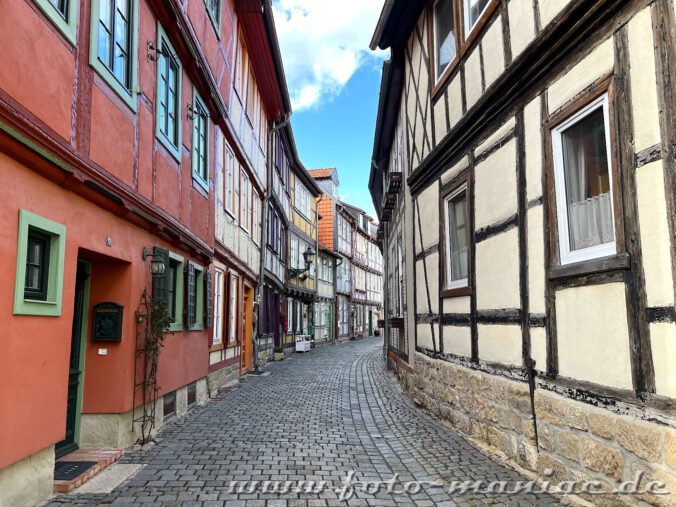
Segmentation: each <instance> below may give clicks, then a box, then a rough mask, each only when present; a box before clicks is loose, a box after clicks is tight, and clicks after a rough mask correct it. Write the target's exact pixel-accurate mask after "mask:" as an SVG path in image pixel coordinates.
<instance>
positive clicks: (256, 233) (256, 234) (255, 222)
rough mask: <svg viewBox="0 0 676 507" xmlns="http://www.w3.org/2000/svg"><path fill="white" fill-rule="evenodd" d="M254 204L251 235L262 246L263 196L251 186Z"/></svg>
mask: <svg viewBox="0 0 676 507" xmlns="http://www.w3.org/2000/svg"><path fill="white" fill-rule="evenodd" d="M251 194H252V204H251V237H252V239H253V242H254V243H256V245H258V246H260V241H261V219H260V207H261V198H260V197H259V195H258V192H257V191H256V189H255V188H253V186H252V188H251Z"/></svg>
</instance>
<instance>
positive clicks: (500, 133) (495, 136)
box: [474, 116, 516, 157]
mask: <svg viewBox="0 0 676 507" xmlns="http://www.w3.org/2000/svg"><path fill="white" fill-rule="evenodd" d="M515 124H516V121H515V119H514V117H513V116H512V117H511V118H509V119H508V120H507V121H506V122H505V123H503V124H502V125H500V127H499V128H498V129H496V130H495V132H493V133H492V134H491V135H490V136H488V137H487V138H486V140H485V141H483V142H482V143H481V144H480V145H478V146H477V147H476V149H475V150H474V156H476V157H478V156H480V155H481V154H482V153H484V152H485V151H486V150H487V149H489V148H490V147H492V146H493V145H494V144H495V143H497V142H498V141H499V140H500V139H502V138H503V137H505V136H506V135H507V133H508V132H509V131H510V130H513V129H514V125H515Z"/></svg>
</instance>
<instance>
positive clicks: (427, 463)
mask: <svg viewBox="0 0 676 507" xmlns="http://www.w3.org/2000/svg"><path fill="white" fill-rule="evenodd" d="M381 347H382V341H381V340H380V339H376V338H370V339H367V340H363V341H359V342H349V343H346V344H341V345H336V346H332V347H322V348H319V349H316V350H314V351H312V352H311V353H310V354H305V355H302V356H301V355H297V356H294V357H292V358H290V359H287V360H285V361H282V362H279V363H274V364H271V365H269V366H267V367H266V371H269V372H270V375H265V376H247V377H245V379H244V380H243V382H242V383H241V385H240V387H239V388H237V389H236V390H234V391H232V392H230V393H226V394H222V395H220V396H219V398H218V400H216V401H215V402H213V403H208V404H206V405H204V406H201V407H196V408H194V409H193V410H191V411H190V412H189V413H188V414H187V415H186V416H184V417H182V418H180V419H177V420H176V421H174V422H172V423H169V424H167V425H166V426H165V428H164V430H163V431H162V433H161V437H162V438H163V440H162V442H161V443H160V444H159V445H157V446H156V447H155V448H153V449H152V450H150V451H148V452H146V453H128V454H126V455H125V457H124V458H123V462H126V463H141V464H144V465H145V466H144V467H143V468H142V469H140V471H139V472H138V473H137V474H136V475H135V476H132V477H131V478H130V479H129V480H127V481H126V482H125V483H123V484H121V485H120V486H118V487H117V488H116V489H115V490H113V492H112V493H110V494H107V495H102V494H79V495H78V494H71V495H68V496H60V497H55V498H53V499H52V500H51V502H50V505H58V504H86V505H108V504H113V505H119V504H131V503H133V504H147V505H162V506H168V505H204V506H211V505H214V506H215V505H232V506H238V505H245V506H249V505H252V506H264V505H267V506H270V507H272V506H285V507H293V506H308V507H311V506H332V505H336V506H341V505H348V506H353V505H354V506H387V505H418V506H426V505H448V506H454V505H460V506H472V505H510V506H527V505H557V504H556V502H555V501H554V500H553V499H552V498H551V497H548V496H544V495H534V494H529V495H524V494H520V495H514V496H489V495H482V494H477V493H474V492H467V493H465V494H454V495H452V496H451V495H449V494H448V486H449V485H450V484H451V483H452V481H454V480H456V481H475V480H483V481H508V482H509V483H510V484H511V483H512V482H513V481H520V480H525V479H523V478H522V477H521V476H519V475H518V474H517V473H515V472H513V471H511V470H509V469H507V468H504V467H502V466H500V465H498V464H495V463H493V462H492V461H490V460H489V459H488V458H486V457H485V456H484V455H483V454H481V453H480V452H479V451H477V450H476V449H474V448H473V447H472V446H471V445H469V444H468V443H467V442H465V441H464V440H463V439H462V438H460V437H459V436H458V435H456V434H455V433H453V432H452V431H451V430H449V429H448V428H446V427H444V426H442V425H440V424H438V423H437V422H436V421H434V420H433V419H432V418H430V417H429V416H427V415H426V414H425V413H423V412H422V411H420V410H419V409H417V408H416V407H414V406H413V405H412V404H411V403H409V402H408V401H407V400H406V399H405V398H404V397H403V396H402V395H401V393H400V392H399V390H398V389H397V387H396V385H395V383H394V381H393V380H392V379H391V378H390V376H389V375H388V374H387V373H386V372H385V371H384V368H383V364H384V363H383V360H382V348H381ZM351 471H354V480H355V481H356V480H360V481H387V480H390V479H392V478H393V477H394V476H395V474H398V482H397V483H396V485H395V486H394V489H395V490H397V491H400V492H401V491H402V490H403V489H404V486H406V487H407V489H408V493H407V494H391V493H388V492H387V491H386V488H387V486H385V485H383V486H382V488H381V489H380V491H379V492H376V491H374V490H373V489H370V490H369V491H364V489H365V486H363V483H362V484H361V485H360V484H356V485H355V487H354V495H353V496H352V497H351V498H349V499H348V498H347V496H349V495H348V494H347V493H346V494H345V497H344V500H343V501H341V500H340V498H339V491H340V490H341V489H342V488H344V486H345V479H346V477H347V476H348V474H349V473H350V472H351ZM231 481H281V482H280V483H279V487H280V488H281V487H284V486H285V483H286V482H287V481H288V484H287V485H289V486H291V487H290V491H288V492H281V493H279V492H278V493H271V492H269V491H270V490H268V492H267V493H265V492H263V491H261V488H254V491H252V492H248V491H247V490H246V489H245V490H244V491H242V492H238V491H231V490H230V488H231ZM299 481H316V486H315V487H316V488H317V489H315V490H314V491H313V492H312V493H305V492H302V493H297V492H296V491H295V490H294V488H295V486H296V485H298V482H299ZM320 481H325V484H326V487H325V488H324V489H323V490H322V491H318V489H320V487H319V485H320V484H321V483H320ZM408 481H429V482H434V481H442V482H443V483H444V484H445V486H444V487H440V486H432V485H428V486H422V489H420V490H417V488H416V486H415V484H414V483H409V484H406V483H407V482H408ZM371 488H374V486H371ZM346 491H347V492H349V490H346Z"/></svg>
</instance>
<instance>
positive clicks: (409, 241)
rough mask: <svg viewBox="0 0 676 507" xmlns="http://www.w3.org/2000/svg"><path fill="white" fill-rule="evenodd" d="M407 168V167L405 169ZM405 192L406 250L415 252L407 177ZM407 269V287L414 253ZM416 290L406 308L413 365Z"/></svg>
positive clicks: (408, 297) (409, 348)
mask: <svg viewBox="0 0 676 507" xmlns="http://www.w3.org/2000/svg"><path fill="white" fill-rule="evenodd" d="M404 170H406V169H404ZM402 185H403V193H404V242H405V245H404V246H405V251H406V252H411V253H412V252H413V251H414V249H413V199H412V198H411V192H410V189H409V187H408V184H407V183H406V178H404V181H403V183H402ZM404 263H405V266H404V268H405V270H406V280H407V287H411V285H412V283H413V273H414V270H415V259H414V257H413V255H412V254H411V255H406V259H405V261H404ZM414 297H415V292H414V291H413V290H407V291H406V308H407V311H406V312H405V319H406V332H407V333H408V336H410V337H411V339H410V340H408V361H409V364H410V365H411V366H414V363H415V346H416V344H415V340H414V339H413V337H414V336H415V313H416V306H415V300H414Z"/></svg>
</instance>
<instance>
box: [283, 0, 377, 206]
mask: <svg viewBox="0 0 676 507" xmlns="http://www.w3.org/2000/svg"><path fill="white" fill-rule="evenodd" d="M383 3H384V2H383V0H341V1H340V2H336V1H334V0H274V4H273V5H274V12H275V25H276V27H277V36H278V37H279V42H280V46H281V50H282V59H283V61H284V70H285V73H286V80H287V84H288V87H289V95H290V96H291V104H292V109H293V116H292V118H291V124H292V126H293V132H294V136H295V138H296V145H297V147H298V153H299V155H300V159H301V161H302V162H303V164H304V165H305V167H306V168H308V169H314V168H320V167H337V168H338V177H339V179H340V195H341V199H342V200H344V201H346V202H348V203H350V204H353V205H355V206H358V207H360V208H362V209H364V210H365V211H366V212H367V213H369V214H370V215H371V216H373V217H375V216H376V215H375V211H374V209H373V204H372V202H371V196H370V194H369V191H368V178H369V171H370V168H371V162H370V161H371V154H372V150H373V136H374V133H375V132H374V129H375V122H376V115H377V110H378V92H379V89H380V76H381V69H382V64H383V61H384V59H385V58H387V56H388V55H387V53H385V52H382V51H379V52H375V53H374V52H372V51H370V50H369V47H368V46H369V43H370V41H371V36H372V35H373V31H374V30H375V27H376V23H377V21H378V16H379V15H380V11H381V9H382V6H383Z"/></svg>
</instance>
